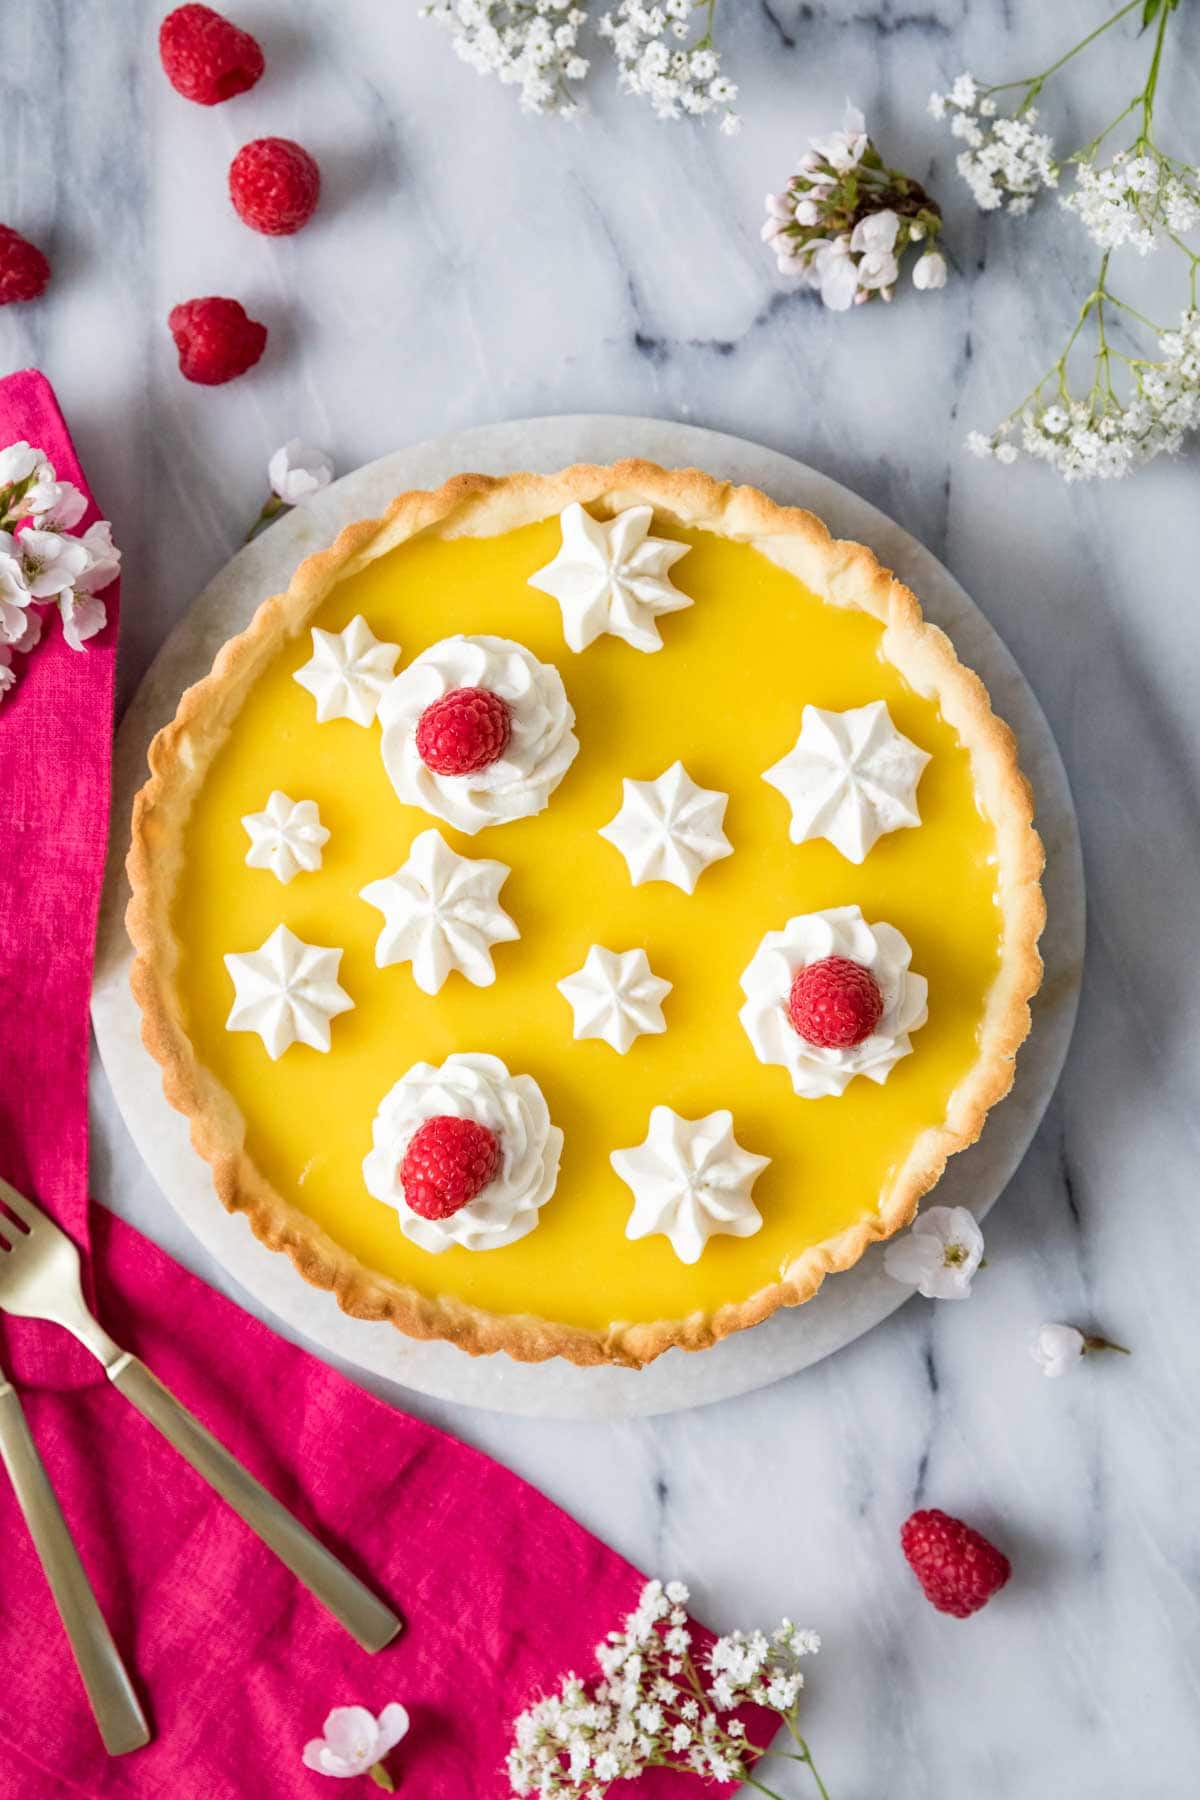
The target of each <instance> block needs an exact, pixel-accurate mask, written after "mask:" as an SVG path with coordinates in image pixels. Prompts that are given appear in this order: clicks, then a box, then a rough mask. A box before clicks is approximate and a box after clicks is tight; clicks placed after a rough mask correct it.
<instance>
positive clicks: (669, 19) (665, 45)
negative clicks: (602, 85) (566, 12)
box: [596, 0, 742, 137]
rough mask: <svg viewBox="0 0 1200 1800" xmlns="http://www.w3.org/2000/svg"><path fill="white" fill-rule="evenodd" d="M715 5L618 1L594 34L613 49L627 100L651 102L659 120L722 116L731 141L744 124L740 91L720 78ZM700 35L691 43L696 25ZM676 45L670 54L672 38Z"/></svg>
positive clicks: (696, 0) (689, 0)
mask: <svg viewBox="0 0 1200 1800" xmlns="http://www.w3.org/2000/svg"><path fill="white" fill-rule="evenodd" d="M716 14H717V0H661V4H658V5H650V6H646V5H643V3H642V0H620V4H619V5H618V7H617V8H616V11H615V12H611V13H604V14H603V15H602V17H601V18H600V20H599V22H598V24H597V26H596V30H597V31H598V32H599V34H600V36H601V37H602V38H607V39H608V41H609V43H610V44H611V45H612V51H613V55H614V56H615V57H616V60H617V75H618V80H619V81H620V84H621V87H622V88H623V89H624V91H625V92H626V93H627V94H635V95H638V96H640V97H641V98H642V99H645V100H648V101H649V102H650V105H651V107H652V108H653V110H654V114H655V117H656V118H659V119H682V118H702V117H703V116H704V115H705V114H706V113H714V112H719V113H720V114H721V130H722V131H723V132H724V133H725V135H726V137H733V136H735V135H736V134H737V132H738V131H740V130H741V125H742V121H741V119H740V117H739V116H738V114H737V113H735V112H734V110H733V102H734V101H735V100H736V99H737V88H736V86H735V85H734V83H733V82H732V81H730V80H729V79H728V77H727V76H725V75H723V74H722V73H721V52H720V50H719V49H718V48H717V45H716V40H715V37H714V28H715V23H716ZM697 20H698V21H699V24H700V32H699V35H698V36H696V37H693V32H694V29H695V22H696V21H697ZM672 37H673V38H674V39H675V40H676V44H675V47H674V48H672V47H671V45H670V43H669V42H668V39H669V38H672Z"/></svg>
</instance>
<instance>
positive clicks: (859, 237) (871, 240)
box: [850, 207, 900, 255]
mask: <svg viewBox="0 0 1200 1800" xmlns="http://www.w3.org/2000/svg"><path fill="white" fill-rule="evenodd" d="M899 229H900V220H899V218H898V217H897V216H896V214H895V213H894V212H893V211H892V210H891V208H890V207H885V208H884V209H883V211H882V212H877V213H868V214H867V216H866V218H865V219H860V220H859V221H858V224H857V225H856V226H855V227H854V230H853V231H852V232H851V233H850V248H851V249H852V250H858V251H861V252H864V253H865V254H867V255H886V254H888V253H889V252H890V251H891V249H892V247H893V245H894V244H895V242H896V233H897V232H898V231H899Z"/></svg>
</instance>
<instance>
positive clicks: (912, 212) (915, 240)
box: [762, 105, 946, 312]
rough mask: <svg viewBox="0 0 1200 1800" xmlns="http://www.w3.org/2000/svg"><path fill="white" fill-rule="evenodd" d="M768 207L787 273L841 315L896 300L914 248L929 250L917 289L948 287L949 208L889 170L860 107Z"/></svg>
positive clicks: (814, 145) (765, 231)
mask: <svg viewBox="0 0 1200 1800" xmlns="http://www.w3.org/2000/svg"><path fill="white" fill-rule="evenodd" d="M766 207H767V221H766V224H765V225H764V226H763V228H762V235H763V238H764V239H765V240H766V242H767V243H769V244H770V245H771V248H772V249H773V250H774V252H775V260H776V262H777V264H778V266H779V271H780V273H781V274H783V275H797V276H799V277H800V278H801V280H802V281H804V283H805V284H806V286H808V287H812V288H817V289H818V290H819V291H820V295H821V298H822V300H823V301H824V302H825V304H826V306H828V307H832V308H833V310H834V311H835V312H844V311H845V310H846V309H847V308H848V307H850V306H862V305H864V304H865V303H866V302H867V301H868V300H874V299H876V298H878V299H880V300H890V299H891V298H892V295H893V294H894V292H895V289H896V282H897V281H898V279H899V276H900V265H901V263H902V262H903V260H904V254H905V252H906V251H907V250H908V249H909V248H910V246H912V245H914V244H923V245H924V246H925V248H924V253H923V254H922V256H921V257H920V259H919V261H918V262H917V264H916V266H915V267H914V269H913V285H914V287H917V288H940V287H944V286H945V283H946V259H945V257H944V256H943V255H942V254H941V252H940V251H939V250H938V249H937V248H936V245H937V239H938V236H939V234H940V232H941V229H942V211H941V208H940V207H939V205H938V204H937V201H936V200H933V199H931V198H930V196H929V195H928V194H927V193H926V192H925V189H924V188H923V187H922V186H921V184H920V182H919V181H914V180H913V178H912V176H911V175H906V174H904V172H903V171H902V170H900V169H892V168H889V167H888V165H887V164H886V163H885V162H884V160H883V158H882V157H881V156H880V154H879V151H878V150H877V149H876V147H875V143H874V140H873V139H872V138H871V136H870V135H869V133H868V131H867V128H866V121H865V120H864V118H863V115H862V113H861V112H860V111H859V110H858V108H857V107H856V106H849V105H848V106H847V108H846V116H845V119H844V121H843V124H842V129H841V130H840V131H835V132H832V133H831V134H830V135H829V136H828V137H826V138H812V139H810V141H809V148H808V149H807V150H806V151H805V153H804V155H803V156H802V157H801V158H800V163H799V166H798V168H797V170H796V173H795V174H794V175H793V176H792V178H791V180H790V181H789V182H788V184H787V187H786V188H785V189H784V191H783V192H782V193H781V194H768V195H767V200H766Z"/></svg>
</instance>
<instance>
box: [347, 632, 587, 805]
mask: <svg viewBox="0 0 1200 1800" xmlns="http://www.w3.org/2000/svg"><path fill="white" fill-rule="evenodd" d="M481 696H484V697H483V698H481ZM501 708H503V709H505V715H506V716H505V717H502V715H501ZM379 719H380V723H381V724H382V726H383V761H384V767H385V768H386V769H387V772H388V776H389V778H390V780H391V783H392V786H393V787H394V788H395V790H396V792H397V794H398V795H399V797H400V799H401V800H403V801H404V802H405V804H406V805H409V806H419V807H421V808H423V810H424V811H425V812H428V813H432V814H433V815H434V817H435V818H438V819H444V820H445V822H446V824H447V825H453V826H454V827H455V828H456V829H457V830H458V831H465V832H468V833H471V834H474V833H475V832H477V831H483V830H484V829H485V828H486V827H487V826H489V825H503V824H506V823H507V822H508V821H509V820H511V819H529V818H532V817H534V815H535V814H537V813H540V812H542V811H543V810H544V808H545V807H547V806H548V805H549V804H550V796H551V794H552V793H553V792H554V790H555V788H556V787H557V786H558V784H559V782H560V781H561V780H562V778H563V776H564V775H565V774H566V772H567V770H568V769H569V768H570V766H571V764H572V763H573V762H574V760H575V757H576V754H577V753H578V750H579V740H578V738H577V737H576V736H575V733H574V730H573V729H572V728H573V726H574V724H575V712H574V708H573V707H572V705H571V702H570V701H569V700H568V699H567V693H566V689H565V688H564V687H563V683H562V677H561V675H560V674H559V672H558V670H557V669H556V668H554V667H553V666H552V665H551V664H550V663H543V662H539V661H538V659H537V657H536V656H534V655H533V653H532V651H530V650H527V649H526V648H525V646H524V644H518V643H515V642H514V641H513V640H512V639H511V638H500V637H466V636H461V635H460V636H458V637H449V638H442V640H441V641H440V643H436V644H432V645H431V646H430V648H429V649H428V650H423V651H422V652H421V654H420V656H416V657H414V658H413V660H412V662H410V663H409V665H408V667H407V668H406V669H402V670H401V672H400V674H399V675H398V676H397V677H396V679H395V681H393V682H392V684H391V686H390V687H389V688H388V690H387V693H386V694H385V695H384V697H383V699H382V701H381V702H380V707H379ZM505 723H506V724H507V727H508V730H507V735H505V732H504V725H505ZM430 757H432V759H433V760H432V761H430V760H429V759H430Z"/></svg>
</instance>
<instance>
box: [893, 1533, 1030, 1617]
mask: <svg viewBox="0 0 1200 1800" xmlns="http://www.w3.org/2000/svg"><path fill="white" fill-rule="evenodd" d="M900 1547H901V1549H902V1550H903V1551H904V1554H905V1556H906V1557H907V1558H908V1562H909V1566H910V1567H911V1569H912V1571H913V1573H914V1574H915V1576H916V1578H917V1580H918V1581H919V1582H920V1584H921V1586H922V1587H923V1588H924V1590H925V1598H926V1599H927V1600H930V1601H932V1603H933V1605H934V1606H936V1607H937V1609H938V1611H939V1612H944V1613H952V1614H953V1615H954V1617H955V1618H956V1619H969V1618H970V1616H971V1614H972V1613H973V1612H978V1611H979V1609H980V1607H981V1606H986V1605H987V1603H988V1601H989V1600H990V1599H991V1597H992V1595H993V1594H995V1593H998V1592H999V1591H1000V1589H1001V1588H1002V1587H1003V1586H1004V1584H1005V1582H1006V1581H1007V1580H1008V1578H1009V1576H1010V1575H1011V1574H1012V1564H1011V1563H1010V1562H1009V1560H1008V1558H1007V1556H1005V1555H1003V1554H1002V1552H1001V1551H999V1550H997V1548H996V1546H995V1544H989V1543H988V1541H987V1539H986V1538H985V1537H983V1536H981V1535H980V1533H979V1532H978V1531H973V1530H972V1529H971V1527H970V1526H969V1525H964V1524H963V1522H962V1520H961V1519H952V1518H951V1517H950V1515H949V1513H944V1512H939V1511H938V1509H937V1507H936V1506H934V1507H930V1508H929V1509H928V1510H927V1511H925V1512H915V1513H914V1514H913V1516H912V1518H911V1519H906V1520H905V1522H904V1524H903V1525H902V1526H901V1527H900Z"/></svg>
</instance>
